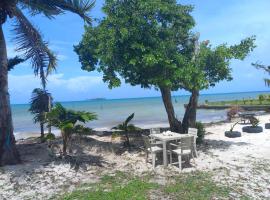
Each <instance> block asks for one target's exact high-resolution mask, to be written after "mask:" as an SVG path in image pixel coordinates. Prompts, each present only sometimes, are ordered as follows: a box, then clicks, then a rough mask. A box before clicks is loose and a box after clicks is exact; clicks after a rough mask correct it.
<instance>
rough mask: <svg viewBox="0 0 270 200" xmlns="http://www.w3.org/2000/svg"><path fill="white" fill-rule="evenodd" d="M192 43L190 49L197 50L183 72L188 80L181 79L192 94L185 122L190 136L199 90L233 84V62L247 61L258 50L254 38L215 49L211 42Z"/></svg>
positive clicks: (183, 77)
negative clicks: (226, 82) (220, 83)
mask: <svg viewBox="0 0 270 200" xmlns="http://www.w3.org/2000/svg"><path fill="white" fill-rule="evenodd" d="M190 41H191V42H190V45H193V46H194V48H193V50H194V52H193V56H192V59H190V60H188V61H187V62H188V63H189V64H188V65H186V68H184V74H185V76H182V77H181V79H179V84H180V85H181V86H182V89H185V90H186V91H189V92H190V93H191V96H190V99H189V103H188V104H187V106H186V112H185V115H184V118H183V121H182V126H183V131H184V132H187V130H188V128H189V127H195V124H196V111H197V104H198V98H199V92H200V90H204V89H209V87H214V86H215V85H216V84H217V83H218V82H220V81H223V80H227V81H231V80H232V74H231V73H232V69H231V68H230V64H231V60H232V59H239V60H244V59H245V57H246V56H247V55H248V54H249V53H250V52H251V51H253V49H254V48H255V45H254V41H255V37H254V36H252V37H249V38H246V39H244V40H242V41H241V42H240V43H239V44H237V45H232V46H228V45H226V44H222V45H219V46H217V47H214V48H213V47H212V46H211V45H210V42H209V41H204V42H201V43H199V38H198V37H197V36H194V37H191V39H190Z"/></svg>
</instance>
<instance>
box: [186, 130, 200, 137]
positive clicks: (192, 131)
mask: <svg viewBox="0 0 270 200" xmlns="http://www.w3.org/2000/svg"><path fill="white" fill-rule="evenodd" d="M188 134H190V135H194V136H195V137H197V136H198V129H196V128H189V129H188Z"/></svg>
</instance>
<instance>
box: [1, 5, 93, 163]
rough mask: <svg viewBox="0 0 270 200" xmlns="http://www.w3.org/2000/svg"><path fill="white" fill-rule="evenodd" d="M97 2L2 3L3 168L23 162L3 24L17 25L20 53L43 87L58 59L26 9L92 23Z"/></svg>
mask: <svg viewBox="0 0 270 200" xmlns="http://www.w3.org/2000/svg"><path fill="white" fill-rule="evenodd" d="M94 3H95V2H94V1H92V0H1V1H0V165H5V164H17V163H18V162H20V156H19V153H18V151H17V149H16V145H15V138H14V134H13V124H12V115H11V107H10V98H9V93H8V58H7V48H6V41H5V36H4V32H3V25H4V24H5V23H6V21H7V20H8V19H12V20H13V21H14V22H15V26H14V29H13V32H14V34H15V37H14V41H15V42H16V44H17V51H20V52H23V56H24V57H23V59H24V60H28V59H30V60H31V63H32V67H33V69H34V74H35V75H38V76H40V78H41V81H42V85H43V86H45V84H46V77H47V75H48V74H49V73H50V72H51V71H52V70H53V69H55V67H56V57H55V55H54V54H53V53H52V52H51V51H50V50H49V48H48V43H46V42H45V41H43V39H42V37H41V35H40V33H39V31H38V30H37V29H36V28H35V27H34V26H33V25H32V24H31V22H30V21H29V20H28V19H27V17H26V16H25V15H24V13H23V12H22V10H27V11H29V12H30V14H31V15H37V14H43V15H44V16H46V17H48V18H49V19H53V18H54V17H55V16H56V15H59V14H62V13H64V11H70V12H73V13H75V14H78V15H79V16H80V17H82V18H83V19H84V20H85V22H88V23H90V22H91V20H90V17H89V15H88V14H87V13H88V12H89V11H90V10H91V9H92V8H93V6H94Z"/></svg>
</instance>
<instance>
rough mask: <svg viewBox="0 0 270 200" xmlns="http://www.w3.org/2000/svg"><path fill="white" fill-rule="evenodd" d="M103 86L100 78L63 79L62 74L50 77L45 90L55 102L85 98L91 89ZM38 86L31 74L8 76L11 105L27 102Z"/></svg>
mask: <svg viewBox="0 0 270 200" xmlns="http://www.w3.org/2000/svg"><path fill="white" fill-rule="evenodd" d="M102 84H103V82H102V77H100V76H77V77H74V78H65V77H64V75H63V74H55V75H51V76H50V77H49V78H48V84H47V88H48V90H49V91H50V92H51V93H52V94H53V96H54V97H55V99H56V100H59V101H60V100H72V99H73V100H80V99H83V98H87V97H88V96H89V93H90V91H91V90H92V89H93V88H97V87H100V86H101V85H102ZM38 87H41V86H40V80H39V78H38V77H35V76H34V75H32V74H29V75H12V74H10V75H9V88H10V95H11V100H12V103H22V102H28V101H29V99H30V97H31V92H32V91H33V89H34V88H38Z"/></svg>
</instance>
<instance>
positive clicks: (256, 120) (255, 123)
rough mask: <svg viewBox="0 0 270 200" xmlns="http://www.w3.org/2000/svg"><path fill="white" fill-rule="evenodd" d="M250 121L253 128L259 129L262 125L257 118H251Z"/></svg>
mask: <svg viewBox="0 0 270 200" xmlns="http://www.w3.org/2000/svg"><path fill="white" fill-rule="evenodd" d="M249 120H250V123H251V126H252V127H257V126H258V125H259V123H260V121H259V119H257V118H256V117H251V118H250V119H249Z"/></svg>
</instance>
